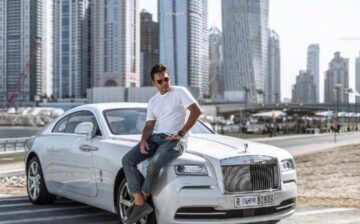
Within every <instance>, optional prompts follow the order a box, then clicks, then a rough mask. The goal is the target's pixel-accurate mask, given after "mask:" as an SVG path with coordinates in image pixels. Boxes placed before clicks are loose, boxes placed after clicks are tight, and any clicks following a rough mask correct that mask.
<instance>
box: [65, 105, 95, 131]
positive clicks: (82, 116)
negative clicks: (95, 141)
mask: <svg viewBox="0 0 360 224" xmlns="http://www.w3.org/2000/svg"><path fill="white" fill-rule="evenodd" d="M82 122H91V123H93V125H94V128H93V134H95V133H96V134H97V135H101V133H99V130H98V125H97V122H96V118H95V116H94V115H93V113H91V112H90V111H79V112H75V113H73V114H71V117H70V118H69V121H68V122H67V125H66V129H65V132H66V133H75V128H76V126H77V125H78V124H80V123H82Z"/></svg>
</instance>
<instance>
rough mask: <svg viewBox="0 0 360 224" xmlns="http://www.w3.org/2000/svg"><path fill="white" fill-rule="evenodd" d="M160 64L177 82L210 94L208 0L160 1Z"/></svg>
mask: <svg viewBox="0 0 360 224" xmlns="http://www.w3.org/2000/svg"><path fill="white" fill-rule="evenodd" d="M158 13H159V23H160V63H164V64H166V65H167V66H168V69H169V73H170V77H171V79H172V82H173V84H175V85H181V86H191V87H195V88H198V89H199V91H200V95H208V94H209V36H208V28H207V16H208V13H207V1H206V0H198V1H191V0H180V1H177V0H159V4H158Z"/></svg>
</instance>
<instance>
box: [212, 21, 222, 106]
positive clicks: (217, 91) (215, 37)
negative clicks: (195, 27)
mask: <svg viewBox="0 0 360 224" xmlns="http://www.w3.org/2000/svg"><path fill="white" fill-rule="evenodd" d="M223 63H224V59H223V43H222V36H221V31H220V30H219V29H218V28H217V27H211V28H210V30H209V87H210V97H211V98H212V99H213V100H221V99H223V98H224V71H223Z"/></svg>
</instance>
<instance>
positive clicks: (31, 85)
mask: <svg viewBox="0 0 360 224" xmlns="http://www.w3.org/2000/svg"><path fill="white" fill-rule="evenodd" d="M44 5H45V0H38V1H23V0H1V1H0V107H4V106H7V105H6V102H7V100H8V99H9V98H13V102H12V103H13V104H12V105H8V106H16V107H18V106H25V105H31V104H32V102H33V101H34V100H35V96H36V95H44V94H46V78H45V77H44V74H46V73H45V71H44V69H46V67H45V66H46V64H45V60H46V56H47V55H44V54H43V53H44V49H45V48H46V43H45V38H44V37H45V35H46V34H45V33H44V26H43V23H44V14H43V8H44ZM15 96H16V97H15Z"/></svg>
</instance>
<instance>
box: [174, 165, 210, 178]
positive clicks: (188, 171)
mask: <svg viewBox="0 0 360 224" xmlns="http://www.w3.org/2000/svg"><path fill="white" fill-rule="evenodd" d="M175 173H176V174H177V175H190V176H207V175H208V174H207V171H206V168H205V166H201V165H176V166H175Z"/></svg>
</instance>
